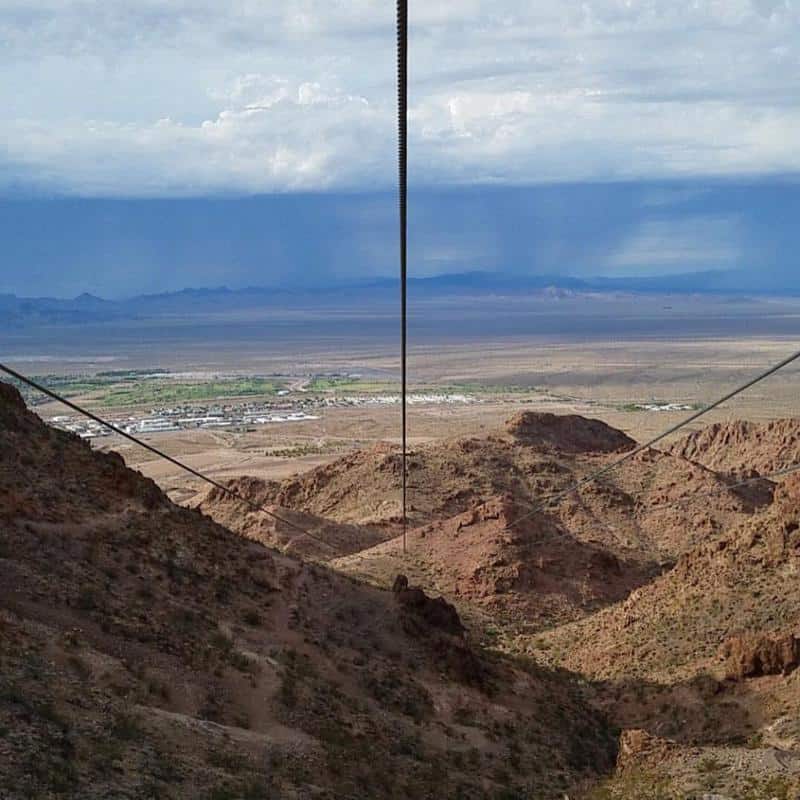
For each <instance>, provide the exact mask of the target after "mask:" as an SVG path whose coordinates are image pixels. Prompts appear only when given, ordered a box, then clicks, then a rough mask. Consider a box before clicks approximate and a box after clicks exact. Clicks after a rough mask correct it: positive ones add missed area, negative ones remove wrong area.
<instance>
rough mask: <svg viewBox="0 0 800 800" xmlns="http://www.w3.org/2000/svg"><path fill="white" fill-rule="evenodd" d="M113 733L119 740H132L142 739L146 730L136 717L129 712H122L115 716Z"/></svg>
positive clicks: (112, 727)
mask: <svg viewBox="0 0 800 800" xmlns="http://www.w3.org/2000/svg"><path fill="white" fill-rule="evenodd" d="M111 735H112V736H113V737H114V738H115V739H118V740H119V741H122V742H132V741H136V740H138V739H141V738H142V736H143V735H144V731H143V730H142V728H141V726H140V725H139V722H138V721H137V720H136V718H135V717H133V716H132V715H130V714H128V713H125V712H120V713H118V714H117V715H116V716H115V717H114V723H113V725H112V726H111Z"/></svg>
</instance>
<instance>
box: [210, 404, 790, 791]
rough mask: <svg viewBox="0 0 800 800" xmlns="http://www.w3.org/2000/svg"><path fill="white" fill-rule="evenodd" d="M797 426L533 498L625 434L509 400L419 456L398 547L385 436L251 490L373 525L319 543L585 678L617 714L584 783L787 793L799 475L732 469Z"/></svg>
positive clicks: (591, 466) (581, 470)
mask: <svg viewBox="0 0 800 800" xmlns="http://www.w3.org/2000/svg"><path fill="white" fill-rule="evenodd" d="M797 426H798V423H797V422H796V421H791V420H789V421H779V422H777V423H775V424H771V425H760V426H754V425H751V424H750V423H735V424H730V425H727V426H716V425H715V426H711V427H710V428H709V429H707V430H706V431H701V432H699V433H697V434H693V435H692V436H690V437H687V438H686V439H685V440H683V441H682V442H679V443H678V444H677V445H674V446H668V447H666V448H665V449H664V450H655V449H650V450H647V451H644V452H642V453H640V454H637V455H636V456H635V457H634V458H632V459H630V460H629V461H627V462H626V463H625V464H623V465H622V466H620V467H619V468H618V469H615V470H614V471H613V472H612V473H610V474H608V475H606V476H604V477H603V478H602V479H601V480H599V481H597V482H595V483H591V484H588V485H586V486H584V487H582V488H581V489H580V490H579V491H577V492H573V493H570V494H568V495H566V496H565V497H562V498H560V499H558V500H557V501H556V502H551V503H546V502H545V504H544V506H542V507H539V505H538V504H539V503H540V502H541V501H546V500H547V498H548V496H550V495H553V494H556V493H559V492H561V491H562V490H564V489H565V488H566V487H569V486H571V485H572V484H573V483H574V482H575V481H576V480H578V479H580V478H581V477H582V476H584V475H586V474H588V473H590V472H591V471H593V470H595V469H598V468H600V467H602V466H604V465H606V464H608V463H610V461H611V460H612V459H615V458H618V457H619V455H620V454H623V453H625V452H629V451H630V449H631V448H632V447H634V446H635V443H634V442H633V441H632V440H630V439H629V438H628V437H627V436H626V435H625V434H624V433H622V432H619V431H614V430H613V429H610V428H608V426H605V425H602V424H596V423H593V422H590V421H588V420H581V419H580V418H569V419H567V418H557V417H553V416H552V415H539V414H533V413H523V414H519V415H516V416H515V417H513V418H512V419H511V420H509V422H508V423H507V425H506V428H505V430H504V431H502V432H498V433H495V434H493V435H489V436H486V437H483V438H468V439H458V440H452V441H445V442H439V443H436V444H432V445H428V446H425V447H420V448H418V449H416V450H415V451H414V452H413V454H412V457H411V464H412V467H411V469H412V472H411V484H412V493H411V498H412V504H413V518H412V527H411V530H410V531H409V533H408V539H407V544H408V549H407V552H406V553H404V552H403V548H402V539H401V538H400V537H398V536H396V535H395V536H393V535H392V534H396V532H397V496H396V487H397V485H398V484H399V455H398V453H397V451H396V449H392V448H390V447H388V446H383V447H381V448H376V449H375V450H373V451H369V452H362V453H357V454H352V455H350V456H348V457H346V458H345V459H342V460H341V461H339V462H334V463H333V464H331V465H328V466H327V467H324V468H321V469H319V470H315V471H312V472H311V473H308V474H307V475H301V476H297V477H295V478H292V479H290V480H288V481H285V482H283V483H281V484H273V485H269V486H266V485H264V486H260V487H258V488H259V492H260V494H259V497H260V498H263V499H264V500H265V501H272V502H276V501H280V502H281V504H285V505H286V506H287V507H290V508H293V509H298V510H301V511H302V512H303V513H315V514H321V515H323V516H325V515H329V516H331V517H332V518H334V519H336V520H338V521H339V522H340V523H342V522H344V523H347V524H349V525H353V526H355V527H357V528H364V524H365V523H366V522H369V523H370V525H369V526H367V527H366V528H365V529H366V530H370V531H373V532H374V531H382V535H384V536H386V537H388V538H387V539H386V541H383V542H379V543H377V544H374V545H372V546H369V547H366V548H365V549H362V550H358V551H355V550H354V551H353V552H351V553H349V554H345V555H341V556H338V557H330V558H328V559H327V561H328V563H329V564H330V565H331V566H333V567H334V568H335V569H336V570H339V571H342V572H346V573H348V574H351V575H355V576H358V577H361V578H366V579H367V580H369V581H370V582H371V583H375V584H378V585H390V584H391V582H392V580H393V577H394V574H395V572H396V570H397V569H398V565H402V570H403V571H404V572H406V573H407V574H408V575H409V576H410V577H411V578H412V580H413V581H414V582H416V583H418V584H419V585H421V586H423V587H426V588H427V589H428V590H429V591H436V592H441V593H442V594H444V595H445V596H446V597H448V598H449V599H450V600H452V601H453V602H454V603H455V604H456V605H457V606H458V607H459V608H460V609H462V610H463V611H464V612H465V613H467V614H468V616H469V618H470V619H471V620H474V621H475V623H476V624H477V625H479V626H482V628H483V630H484V631H485V632H487V633H488V632H491V631H492V630H495V632H496V631H497V629H498V627H499V628H501V629H502V631H501V633H502V637H501V639H499V640H497V643H498V645H499V646H500V647H501V648H503V649H506V650H510V651H512V652H514V653H524V654H526V655H527V656H531V657H533V658H535V659H536V660H537V661H538V662H540V663H543V664H544V663H546V664H550V665H552V666H555V667H558V668H567V669H569V670H571V671H573V672H575V673H577V674H579V675H581V676H583V677H584V678H585V679H586V680H587V681H588V689H587V691H588V692H589V694H590V696H591V698H592V702H593V704H594V705H595V707H596V708H597V709H598V710H600V711H602V712H603V713H604V714H606V715H608V716H609V718H610V719H611V720H612V722H613V723H614V725H616V726H618V727H619V728H621V729H623V730H624V734H623V736H622V740H621V742H622V744H621V750H620V754H619V759H618V764H617V770H616V772H615V774H614V776H613V777H611V778H610V779H609V780H608V781H607V782H606V783H605V784H604V785H603V786H602V787H599V788H597V789H596V790H594V792H593V793H591V794H590V795H589V796H591V797H592V798H603V800H608V798H619V799H620V800H622V799H623V798H624V799H625V800H634V798H635V799H636V800H640V798H643V797H654V798H656V797H657V798H675V799H676V800H677V798H681V799H683V798H686V797H701V796H704V795H706V796H714V797H721V798H725V800H737V799H738V798H748V800H760V798H764V800H771V799H772V798H774V797H777V798H789V797H794V796H796V794H792V793H793V792H795V793H796V792H797V791H800V725H798V724H797V722H796V720H797V719H800V670H796V668H797V666H798V665H800V629H798V627H797V626H798V624H800V622H799V621H800V600H798V596H796V595H797V593H796V592H794V591H793V589H792V587H793V585H794V580H795V578H796V575H797V574H798V572H800V561H797V558H796V556H797V554H798V553H800V540H798V541H795V540H796V539H797V537H798V535H800V534H799V533H798V531H800V517H799V515H800V478H797V477H793V478H789V479H786V480H785V481H783V482H782V483H779V484H776V483H774V482H770V481H768V480H763V479H760V480H759V479H756V480H753V481H752V482H751V483H748V484H747V485H744V486H738V485H735V484H736V482H737V481H738V480H741V478H742V477H743V476H745V475H746V476H751V475H755V474H759V473H764V472H769V471H772V470H774V469H776V468H780V467H783V466H786V465H788V464H789V463H793V462H794V461H796V460H797V455H793V453H794V452H795V451H794V450H793V447H794V441H795V440H794V433H793V431H794V430H795V428H796V427H797ZM371 475H373V476H375V479H374V482H373V481H371V479H370V476H371ZM392 492H395V494H392ZM203 508H204V509H206V510H207V511H209V512H210V513H213V514H218V510H217V509H216V508H215V507H214V504H213V503H210V502H206V503H204V504H203ZM532 509H535V511H533V513H532ZM232 523H234V524H235V521H234V520H232ZM796 562H797V563H796Z"/></svg>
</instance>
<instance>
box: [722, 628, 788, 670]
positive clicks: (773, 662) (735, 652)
mask: <svg viewBox="0 0 800 800" xmlns="http://www.w3.org/2000/svg"><path fill="white" fill-rule="evenodd" d="M721 655H722V657H723V658H724V659H725V669H726V674H727V677H729V678H733V679H735V680H740V679H742V678H757V677H759V676H761V675H788V674H789V673H790V672H792V671H794V670H795V669H797V667H798V666H800V638H798V637H796V636H795V635H794V634H792V633H786V634H782V635H766V634H756V635H750V636H746V635H745V636H733V637H731V638H730V639H728V641H726V642H725V644H723V646H722V651H721Z"/></svg>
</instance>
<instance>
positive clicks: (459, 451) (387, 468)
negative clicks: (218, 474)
mask: <svg viewBox="0 0 800 800" xmlns="http://www.w3.org/2000/svg"><path fill="white" fill-rule="evenodd" d="M635 444H636V443H635V442H634V441H633V440H632V439H631V438H630V437H628V436H627V435H626V434H624V433H623V432H621V431H617V430H615V429H613V428H611V427H609V426H608V425H606V424H605V423H602V422H599V421H597V420H587V419H584V418H582V417H557V416H555V415H553V414H539V413H532V412H522V413H520V414H517V415H515V416H514V417H512V418H511V419H510V420H509V421H508V422H507V424H506V428H505V430H504V431H502V432H498V433H496V434H492V435H488V436H485V437H483V438H475V437H470V438H464V439H454V440H446V441H443V442H438V443H435V444H431V445H427V446H425V447H420V448H418V449H416V450H414V451H413V452H412V453H411V455H410V459H409V461H410V477H409V483H410V489H409V497H410V505H411V520H410V522H411V525H410V527H411V532H410V542H411V546H410V547H409V548H408V552H407V553H405V554H404V553H403V552H402V540H401V539H399V538H397V534H398V533H399V532H400V525H399V515H398V512H399V507H398V488H397V487H398V486H399V483H400V454H399V452H398V450H397V448H395V447H390V446H388V445H381V446H379V447H376V448H373V449H371V450H367V451H360V452H356V453H351V454H348V455H346V456H344V457H343V458H341V459H339V460H337V461H335V462H333V463H331V464H328V465H326V466H324V467H320V468H317V469H314V470H311V471H310V472H308V473H305V474H303V475H298V476H295V477H293V478H290V479H287V480H285V481H283V482H280V483H279V482H264V481H260V480H258V479H255V478H249V477H242V478H239V479H236V480H234V481H231V482H230V484H229V486H230V488H231V489H233V490H235V491H236V492H237V493H238V494H240V495H242V496H244V497H246V498H247V499H248V500H249V501H250V502H251V503H256V504H258V505H267V506H269V507H270V508H273V509H277V508H279V509H281V514H284V515H289V514H295V515H299V517H298V518H299V519H305V520H306V521H307V522H308V523H309V524H310V525H311V526H312V528H311V529H312V530H313V531H314V532H315V535H318V536H319V537H320V538H322V539H323V544H320V543H319V542H315V541H313V540H310V539H303V538H302V537H298V536H297V533H296V532H295V531H284V533H283V535H282V538H281V537H279V536H276V532H275V527H276V526H275V524H274V522H273V521H272V520H270V519H269V518H268V517H266V516H265V515H264V514H260V513H257V512H256V513H254V512H253V511H252V509H251V508H249V507H248V505H247V504H246V503H243V502H241V501H239V500H237V499H236V498H231V497H230V496H229V495H226V494H225V493H224V492H221V491H219V490H212V491H211V492H210V493H209V494H208V495H207V496H206V497H205V498H204V499H203V500H202V502H201V503H200V506H199V507H200V508H202V510H203V511H204V512H206V513H208V514H210V515H212V516H213V517H214V518H215V519H216V520H217V521H219V522H221V523H223V524H225V525H228V526H229V527H231V528H232V529H234V530H236V531H238V532H241V533H243V534H244V535H247V536H254V535H258V536H260V537H262V541H266V542H268V543H270V544H273V545H277V546H280V547H285V546H287V543H289V542H291V547H292V548H296V550H295V552H299V553H303V554H305V555H307V556H310V557H314V558H318V559H320V560H324V561H328V562H330V563H331V564H332V565H333V566H334V567H335V568H336V569H337V570H340V571H343V572H346V573H348V574H351V575H354V576H356V577H358V578H363V579H366V580H368V581H370V582H372V583H376V584H377V585H380V586H384V587H389V586H391V584H392V581H393V580H394V577H395V575H396V572H397V570H398V569H402V570H403V571H404V572H406V573H407V574H409V575H410V576H412V577H413V578H414V580H416V581H418V582H419V583H420V585H422V586H424V587H426V588H427V589H428V590H429V591H435V592H441V593H445V594H446V595H447V596H448V597H451V598H452V599H453V600H454V601H455V602H457V603H458V604H459V607H461V608H462V609H464V610H467V611H469V610H473V611H474V610H479V611H480V612H481V613H484V612H490V613H491V614H493V615H494V616H495V617H496V620H495V621H497V622H499V623H501V624H503V625H508V624H511V625H512V626H517V627H521V628H524V629H526V630H530V629H532V628H542V627H548V626H551V625H553V624H555V623H560V622H566V621H570V620H574V619H577V618H579V617H582V616H585V615H586V614H588V613H591V612H592V611H594V610H596V609H598V608H599V607H602V606H603V605H606V604H608V603H611V602H615V601H616V600H619V599H622V598H624V597H625V596H626V595H627V594H628V593H629V592H630V591H631V590H632V589H634V588H636V587H637V586H640V585H642V584H643V583H645V582H647V581H649V580H650V579H651V578H653V577H654V576H655V575H658V574H660V573H661V572H662V571H663V570H664V569H666V568H668V567H670V566H672V565H673V564H674V563H675V560H676V559H677V558H678V557H679V556H680V555H681V553H683V552H685V551H686V550H687V549H690V548H691V547H692V546H694V544H695V543H697V542H698V541H702V540H704V539H707V538H708V537H709V536H713V535H717V534H718V533H720V532H721V531H723V530H726V529H728V528H729V527H730V526H731V525H734V524H736V523H738V522H739V521H741V520H743V519H747V518H749V517H750V515H752V514H753V513H754V511H755V510H757V509H758V508H761V507H763V506H764V505H765V504H768V503H769V502H770V501H771V499H772V484H770V483H769V482H767V481H763V482H758V483H756V484H753V485H749V486H747V487H738V488H731V487H730V486H729V485H728V484H729V480H728V479H727V478H726V477H725V476H721V475H719V474H717V473H715V472H713V471H711V470H709V469H707V468H705V467H703V466H702V465H700V464H697V463H694V462H692V461H688V460H686V459H684V458H682V457H680V456H675V455H672V454H670V453H665V452H661V451H657V450H648V451H645V452H642V453H639V454H637V455H636V456H635V457H634V458H633V459H631V460H630V461H628V462H626V463H625V464H624V465H623V466H621V467H620V468H619V469H618V470H615V471H614V472H612V473H610V474H609V475H608V476H607V477H604V478H603V479H602V480H601V481H598V482H596V483H590V484H587V485H586V486H584V487H582V488H581V489H580V491H578V492H575V493H571V494H568V495H566V496H564V497H561V498H559V499H558V501H557V502H554V503H550V504H545V506H544V507H542V508H541V509H539V512H538V513H536V514H534V515H533V516H532V517H528V515H529V513H530V511H531V509H532V508H533V509H535V508H537V505H538V504H539V503H541V502H542V501H546V500H547V498H548V497H549V496H551V495H554V494H557V493H560V492H562V491H563V490H564V489H566V488H568V487H570V486H572V485H574V483H575V482H576V481H577V480H579V479H580V478H581V477H583V476H584V475H586V474H588V473H590V472H592V471H593V470H596V469H598V468H600V467H602V466H604V465H606V464H608V463H610V461H611V460H613V459H617V458H619V456H620V455H621V454H623V453H625V452H628V451H629V450H631V449H632V448H633V447H634V446H635ZM518 518H524V524H523V525H520V526H516V523H515V524H514V526H513V528H509V525H510V524H511V523H512V521H516V520H517V519H518ZM278 527H280V526H278ZM543 539H544V540H545V541H542V540H543ZM537 564H540V565H541V566H536V565H537Z"/></svg>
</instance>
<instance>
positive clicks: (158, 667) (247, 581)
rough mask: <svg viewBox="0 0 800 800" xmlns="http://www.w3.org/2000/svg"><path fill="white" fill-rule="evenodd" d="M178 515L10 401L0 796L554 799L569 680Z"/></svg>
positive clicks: (417, 602)
mask: <svg viewBox="0 0 800 800" xmlns="http://www.w3.org/2000/svg"><path fill="white" fill-rule="evenodd" d="M454 613H455V612H454V611H453V609H452V608H451V607H450V606H448V604H447V603H444V601H441V602H435V601H433V600H431V599H430V598H428V597H426V595H425V594H424V593H423V592H421V591H419V590H413V589H410V588H407V587H405V586H404V585H403V584H402V583H400V584H399V585H398V587H397V591H396V592H394V593H392V592H384V591H379V590H377V589H374V588H370V587H368V586H364V585H361V584H358V583H356V582H353V581H352V580H350V579H347V578H345V577H342V576H340V575H337V574H336V573H334V572H332V571H330V570H329V569H327V568H325V567H323V566H321V565H313V564H309V563H304V562H301V561H297V560H295V559H293V558H290V557H288V556H286V555H284V554H281V553H279V552H277V551H275V550H270V549H268V548H266V547H264V546H263V545H262V544H261V543H260V542H257V541H252V540H249V539H247V538H245V537H242V536H240V535H237V534H234V533H232V532H230V531H229V530H227V529H226V528H223V527H222V526H220V525H219V524H217V523H214V522H212V521H211V520H210V519H208V518H207V517H205V516H204V515H203V514H202V513H200V512H198V511H190V510H187V509H182V508H179V507H176V506H174V505H173V504H172V503H170V501H169V500H168V499H167V498H166V497H165V495H164V494H163V493H162V492H161V491H160V490H159V489H158V488H157V487H156V486H155V485H154V484H153V483H152V482H150V481H148V480H145V479H144V478H142V477H141V476H140V475H138V474H137V473H134V472H132V471H130V470H128V469H126V468H125V466H124V464H123V463H122V460H121V459H120V458H119V457H116V456H114V455H102V454H98V453H96V452H93V451H92V450H91V449H90V448H89V447H88V446H87V445H86V444H85V443H82V442H81V441H79V440H78V439H76V438H74V437H72V436H70V435H67V434H64V433H61V432H58V431H55V430H52V429H48V428H47V427H46V426H45V425H44V424H43V423H42V422H41V421H40V420H39V419H38V418H37V417H35V416H34V415H32V414H31V413H29V412H28V411H27V410H26V409H25V407H24V405H23V403H22V401H21V399H20V397H19V395H18V394H17V393H16V392H15V391H14V390H12V389H10V388H9V387H7V386H5V385H2V384H0V796H2V797H3V798H8V800H17V798H20V799H21V798H29V797H43V798H45V797H46V798H50V797H73V798H82V799H83V798H123V797H124V798H137V799H138V798H142V799H144V798H154V797H159V798H185V797H192V798H209V800H211V799H213V800H222V799H223V798H278V797H279V798H289V799H291V798H313V797H319V798H337V799H338V798H356V797H358V798H365V797H381V798H395V797H396V798H401V797H402V798H407V797H416V798H441V797H461V798H510V797H537V798H538V797H542V798H547V797H556V796H557V797H562V796H563V793H564V792H565V791H570V787H574V786H575V784H576V783H577V782H580V781H582V780H584V779H594V778H595V777H596V776H597V775H598V773H601V772H603V771H605V770H607V769H609V767H610V766H611V761H612V760H613V756H614V751H615V744H614V737H613V736H611V734H610V732H609V730H608V728H607V726H606V724H605V722H604V720H603V717H602V715H601V714H600V713H598V712H596V711H594V710H592V709H591V708H589V707H587V705H586V704H585V703H584V702H583V700H582V694H581V692H580V691H579V689H578V687H577V686H576V685H575V684H574V683H573V682H572V680H571V679H570V678H569V677H568V676H566V675H564V674H562V673H554V672H550V671H548V670H546V669H542V668H538V667H536V666H534V665H533V664H531V663H529V662H526V661H524V660H516V661H509V660H507V659H504V658H500V657H498V656H490V655H487V654H486V653H483V652H482V651H480V650H479V649H476V648H475V647H473V646H471V645H470V644H469V643H468V640H467V639H465V636H464V634H463V633H462V630H461V627H460V624H456V620H457V617H454Z"/></svg>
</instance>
